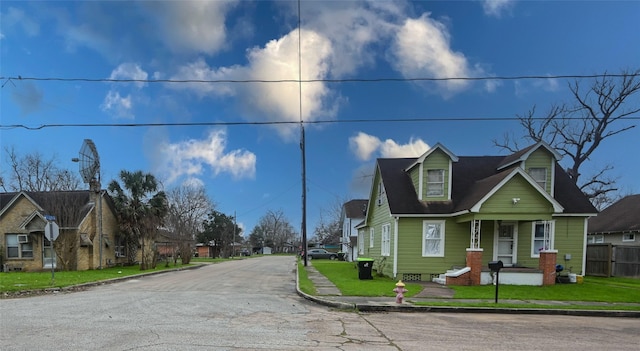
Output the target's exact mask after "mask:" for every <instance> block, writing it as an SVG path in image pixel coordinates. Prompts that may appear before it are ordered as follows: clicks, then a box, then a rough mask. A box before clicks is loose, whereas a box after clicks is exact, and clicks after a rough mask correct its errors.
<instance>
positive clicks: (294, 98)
mask: <svg viewBox="0 0 640 351" xmlns="http://www.w3.org/2000/svg"><path fill="white" fill-rule="evenodd" d="M301 51H302V61H303V62H304V65H302V74H301V77H302V80H312V79H322V78H326V76H327V74H328V69H329V68H328V57H329V56H330V54H331V52H332V47H331V43H330V42H329V41H328V40H327V39H326V38H325V37H323V36H321V35H319V34H318V33H316V32H313V31H305V30H303V35H302V42H301ZM247 58H248V61H249V63H248V65H247V66H239V65H235V66H229V67H221V68H212V67H209V66H208V65H207V63H206V62H205V61H204V60H203V59H199V60H197V61H195V62H192V63H190V64H188V65H185V66H182V67H180V68H179V69H178V72H177V73H176V74H175V75H174V76H173V77H172V79H189V80H297V79H298V31H297V30H294V31H292V32H290V33H289V34H287V35H285V36H284V37H282V38H280V39H278V40H272V41H270V42H268V43H267V44H266V45H265V46H264V47H260V48H253V49H251V50H249V51H248V54H247ZM173 87H174V88H175V89H190V90H194V91H196V93H198V94H199V95H200V96H206V95H209V94H213V95H223V96H236V97H237V98H238V99H239V100H240V101H251V103H250V104H244V105H243V106H242V108H243V109H244V110H245V113H246V114H247V117H248V118H250V119H251V120H255V119H262V120H268V121H290V122H296V121H299V120H300V105H299V92H300V86H299V84H298V83H297V82H291V83H286V82H285V83H278V85H277V86H276V85H274V84H272V83H262V84H235V85H234V84H224V83H211V84H206V83H190V84H185V85H180V86H173ZM329 95H330V91H329V89H328V88H327V86H326V84H324V83H321V82H318V83H310V84H305V85H304V87H303V89H302V118H303V119H304V120H305V121H313V120H317V119H318V118H320V117H329V118H330V117H333V116H334V115H335V113H336V111H335V108H334V106H332V105H328V104H327V102H326V99H327V97H328V96H329ZM297 130H298V126H293V125H291V126H279V127H278V131H279V132H280V135H281V136H283V137H285V138H290V137H292V136H293V135H294V133H295V131H297Z"/></svg>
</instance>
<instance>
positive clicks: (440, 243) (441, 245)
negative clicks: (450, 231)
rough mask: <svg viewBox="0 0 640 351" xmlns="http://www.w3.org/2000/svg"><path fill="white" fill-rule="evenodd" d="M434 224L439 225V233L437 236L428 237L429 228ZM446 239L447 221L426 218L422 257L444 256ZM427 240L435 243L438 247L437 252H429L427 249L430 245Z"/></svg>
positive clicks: (423, 227) (423, 224)
mask: <svg viewBox="0 0 640 351" xmlns="http://www.w3.org/2000/svg"><path fill="white" fill-rule="evenodd" d="M432 226H436V227H438V235H439V237H437V238H427V229H429V228H431V227H432ZM444 239H445V221H444V220H440V221H432V220H425V221H422V257H444ZM427 241H429V242H431V243H435V246H436V247H437V248H438V251H437V252H427V249H428V248H429V247H430V246H433V245H428V244H427Z"/></svg>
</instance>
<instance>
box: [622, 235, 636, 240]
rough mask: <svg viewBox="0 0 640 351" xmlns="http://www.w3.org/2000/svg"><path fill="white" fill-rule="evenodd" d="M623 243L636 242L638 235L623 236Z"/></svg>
mask: <svg viewBox="0 0 640 351" xmlns="http://www.w3.org/2000/svg"><path fill="white" fill-rule="evenodd" d="M622 241H624V242H631V241H636V235H635V234H634V233H627V234H622Z"/></svg>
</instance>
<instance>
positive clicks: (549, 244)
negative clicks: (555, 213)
mask: <svg viewBox="0 0 640 351" xmlns="http://www.w3.org/2000/svg"><path fill="white" fill-rule="evenodd" d="M539 226H542V230H543V231H542V237H536V228H538V227H539ZM540 241H541V242H542V245H536V242H540ZM554 241H555V221H536V222H533V224H532V225H531V257H532V258H539V257H540V251H541V250H542V249H545V250H553V243H554Z"/></svg>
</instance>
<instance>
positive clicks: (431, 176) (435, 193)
mask: <svg viewBox="0 0 640 351" xmlns="http://www.w3.org/2000/svg"><path fill="white" fill-rule="evenodd" d="M427 196H428V197H439V196H444V169H429V170H427Z"/></svg>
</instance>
